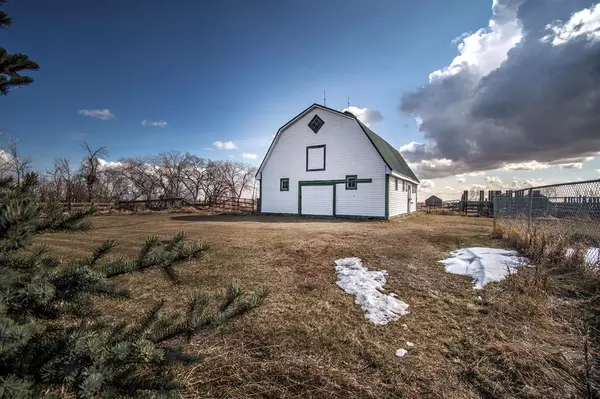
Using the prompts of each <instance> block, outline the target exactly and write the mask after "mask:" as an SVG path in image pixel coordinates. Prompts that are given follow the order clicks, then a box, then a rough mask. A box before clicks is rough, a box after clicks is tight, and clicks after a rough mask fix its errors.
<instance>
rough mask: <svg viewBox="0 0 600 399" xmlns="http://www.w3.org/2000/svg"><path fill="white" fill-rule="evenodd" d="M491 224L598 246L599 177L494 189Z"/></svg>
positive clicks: (599, 237)
mask: <svg viewBox="0 0 600 399" xmlns="http://www.w3.org/2000/svg"><path fill="white" fill-rule="evenodd" d="M494 226H502V227H510V228H517V229H523V230H524V231H526V232H531V231H532V230H533V229H536V230H538V231H543V232H544V233H545V234H546V235H547V236H548V237H552V236H559V237H560V238H562V239H566V240H567V241H568V242H569V243H570V244H583V245H586V246H591V247H600V179H598V180H588V181H582V182H574V183H564V184H552V185H548V186H540V187H532V188H527V189H522V190H508V191H506V192H505V193H498V192H497V193H496V195H495V196H494Z"/></svg>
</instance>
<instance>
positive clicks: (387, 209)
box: [385, 174, 390, 219]
mask: <svg viewBox="0 0 600 399" xmlns="http://www.w3.org/2000/svg"><path fill="white" fill-rule="evenodd" d="M385 218H386V219H389V218H390V175H389V174H386V175H385Z"/></svg>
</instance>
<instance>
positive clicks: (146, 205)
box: [116, 198, 256, 213]
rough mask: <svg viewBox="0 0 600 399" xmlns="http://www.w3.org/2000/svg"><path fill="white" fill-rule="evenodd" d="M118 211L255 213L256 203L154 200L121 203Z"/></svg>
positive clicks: (174, 199) (250, 200) (244, 200)
mask: <svg viewBox="0 0 600 399" xmlns="http://www.w3.org/2000/svg"><path fill="white" fill-rule="evenodd" d="M116 206H117V209H119V210H128V211H139V210H152V211H163V210H168V209H177V208H195V209H199V210H215V211H228V212H243V213H254V212H255V211H256V201H255V200H254V199H249V198H219V199H217V200H213V201H211V202H192V201H188V200H186V199H185V198H163V199H152V200H135V201H119V202H118V203H117V205H116Z"/></svg>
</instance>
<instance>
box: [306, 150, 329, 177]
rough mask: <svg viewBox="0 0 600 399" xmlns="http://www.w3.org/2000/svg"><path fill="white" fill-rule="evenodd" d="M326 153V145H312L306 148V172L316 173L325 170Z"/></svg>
mask: <svg viewBox="0 0 600 399" xmlns="http://www.w3.org/2000/svg"><path fill="white" fill-rule="evenodd" d="M325 159H326V151H325V145H324V144H323V145H311V146H308V147H306V171H307V172H314V171H317V170H325Z"/></svg>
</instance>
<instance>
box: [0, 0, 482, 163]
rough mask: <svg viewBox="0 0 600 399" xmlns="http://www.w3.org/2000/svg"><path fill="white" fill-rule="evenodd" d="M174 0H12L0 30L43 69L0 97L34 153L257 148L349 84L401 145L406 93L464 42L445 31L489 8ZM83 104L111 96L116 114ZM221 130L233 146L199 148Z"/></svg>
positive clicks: (336, 98)
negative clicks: (86, 146)
mask: <svg viewBox="0 0 600 399" xmlns="http://www.w3.org/2000/svg"><path fill="white" fill-rule="evenodd" d="M166 4H167V3H166V2H164V1H148V0H145V1H136V0H130V1H110V0H109V1H103V2H88V1H75V0H72V1H65V0H57V1H52V2H45V1H44V2H42V1H32V0H12V1H11V2H10V3H9V4H8V5H7V6H6V10H7V11H8V12H9V13H10V15H11V16H12V17H13V26H12V27H11V28H10V29H9V30H6V31H3V32H0V35H1V36H2V44H3V45H4V46H5V47H6V48H7V50H8V51H9V52H23V53H26V54H28V55H29V56H30V57H31V58H32V59H34V60H35V61H37V62H38V63H39V64H40V71H39V72H37V73H33V74H32V76H33V77H34V78H35V83H34V84H32V85H30V86H29V87H25V88H16V89H13V90H12V91H11V92H10V94H9V95H8V96H7V97H4V98H0V126H1V127H2V129H3V130H5V131H7V132H8V133H9V134H10V135H11V136H13V137H17V138H19V139H20V146H21V150H22V152H24V153H27V154H30V155H32V156H33V157H34V160H35V164H36V166H39V167H46V166H48V165H49V163H50V162H51V160H52V159H53V158H54V157H56V156H67V157H72V158H74V159H77V158H78V157H79V154H80V146H79V145H80V143H81V141H82V140H86V141H88V142H89V143H90V144H92V145H94V146H99V145H106V146H108V148H109V151H110V159H112V160H116V159H118V158H119V157H122V156H126V155H147V154H151V153H157V152H159V151H163V150H169V149H174V150H180V151H191V152H194V153H198V154H200V155H203V156H206V157H211V158H223V159H226V158H228V157H229V156H231V155H233V156H235V157H237V158H240V159H241V155H242V154H243V153H244V152H245V153H254V154H257V156H258V158H260V157H261V156H262V155H263V154H264V152H265V151H266V148H267V147H268V144H269V142H270V139H271V136H272V134H274V132H275V131H276V130H277V128H278V127H279V126H280V125H282V124H284V123H285V122H287V120H289V119H290V118H291V117H293V116H294V115H296V114H297V113H298V112H299V111H301V110H302V109H303V108H305V107H306V106H307V105H309V104H311V103H313V102H318V103H322V100H323V90H324V89H326V90H327V105H328V106H331V107H334V108H337V109H342V108H344V107H345V106H346V103H347V97H348V96H350V100H351V104H352V105H356V106H358V107H369V108H373V109H377V110H379V111H380V112H381V113H382V114H383V116H384V119H383V120H382V121H381V122H380V123H378V124H377V126H374V128H375V129H376V130H377V131H378V132H380V133H381V134H382V135H384V136H385V137H386V138H387V139H389V140H390V141H391V142H392V143H393V144H394V145H395V146H400V145H402V144H405V143H407V142H409V141H411V140H416V139H418V138H419V136H420V134H419V133H418V132H417V130H416V125H415V123H414V121H413V119H412V118H410V117H408V116H404V115H401V113H400V112H399V111H398V104H399V98H400V95H401V94H402V93H403V92H405V91H407V90H411V89H413V88H415V87H417V86H419V85H422V84H423V83H424V82H426V80H427V76H428V74H429V72H430V71H431V70H434V69H438V68H440V67H442V66H443V65H444V64H446V63H447V62H448V60H449V59H451V58H452V57H453V56H454V55H455V53H456V47H455V45H454V44H452V43H451V42H450V40H451V39H452V38H454V37H455V36H458V35H460V34H461V33H462V32H464V31H468V30H473V29H476V28H477V27H479V26H481V25H482V24H485V23H486V22H487V20H488V19H489V16H490V13H491V10H490V6H489V4H486V2H482V1H480V0H471V1H461V4H460V7H456V6H454V5H452V6H451V5H450V2H447V1H413V2H399V1H383V2H375V3H374V4H366V3H364V2H359V1H328V2H321V1H302V2H287V1H286V2H282V1H252V2H249V1H219V2H208V1H202V2H191V1H176V2H172V3H171V4H170V5H168V6H167V5H166ZM432 9H435V10H436V12H435V13H432V12H431V10H432ZM433 27H435V29H432V28H433ZM82 109H108V110H110V112H111V114H112V115H114V119H108V120H100V119H96V118H93V117H86V116H82V115H80V114H78V111H79V110H82ZM142 120H148V121H166V122H167V125H166V126H165V127H164V128H160V127H152V126H145V127H144V126H142V125H141V121H142ZM407 125H408V127H405V126H407ZM218 140H220V141H233V142H234V143H235V145H236V146H237V147H238V150H235V151H207V150H204V148H210V147H211V145H212V143H213V142H215V141H218ZM249 161H250V162H255V163H258V162H259V161H260V159H257V160H249Z"/></svg>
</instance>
